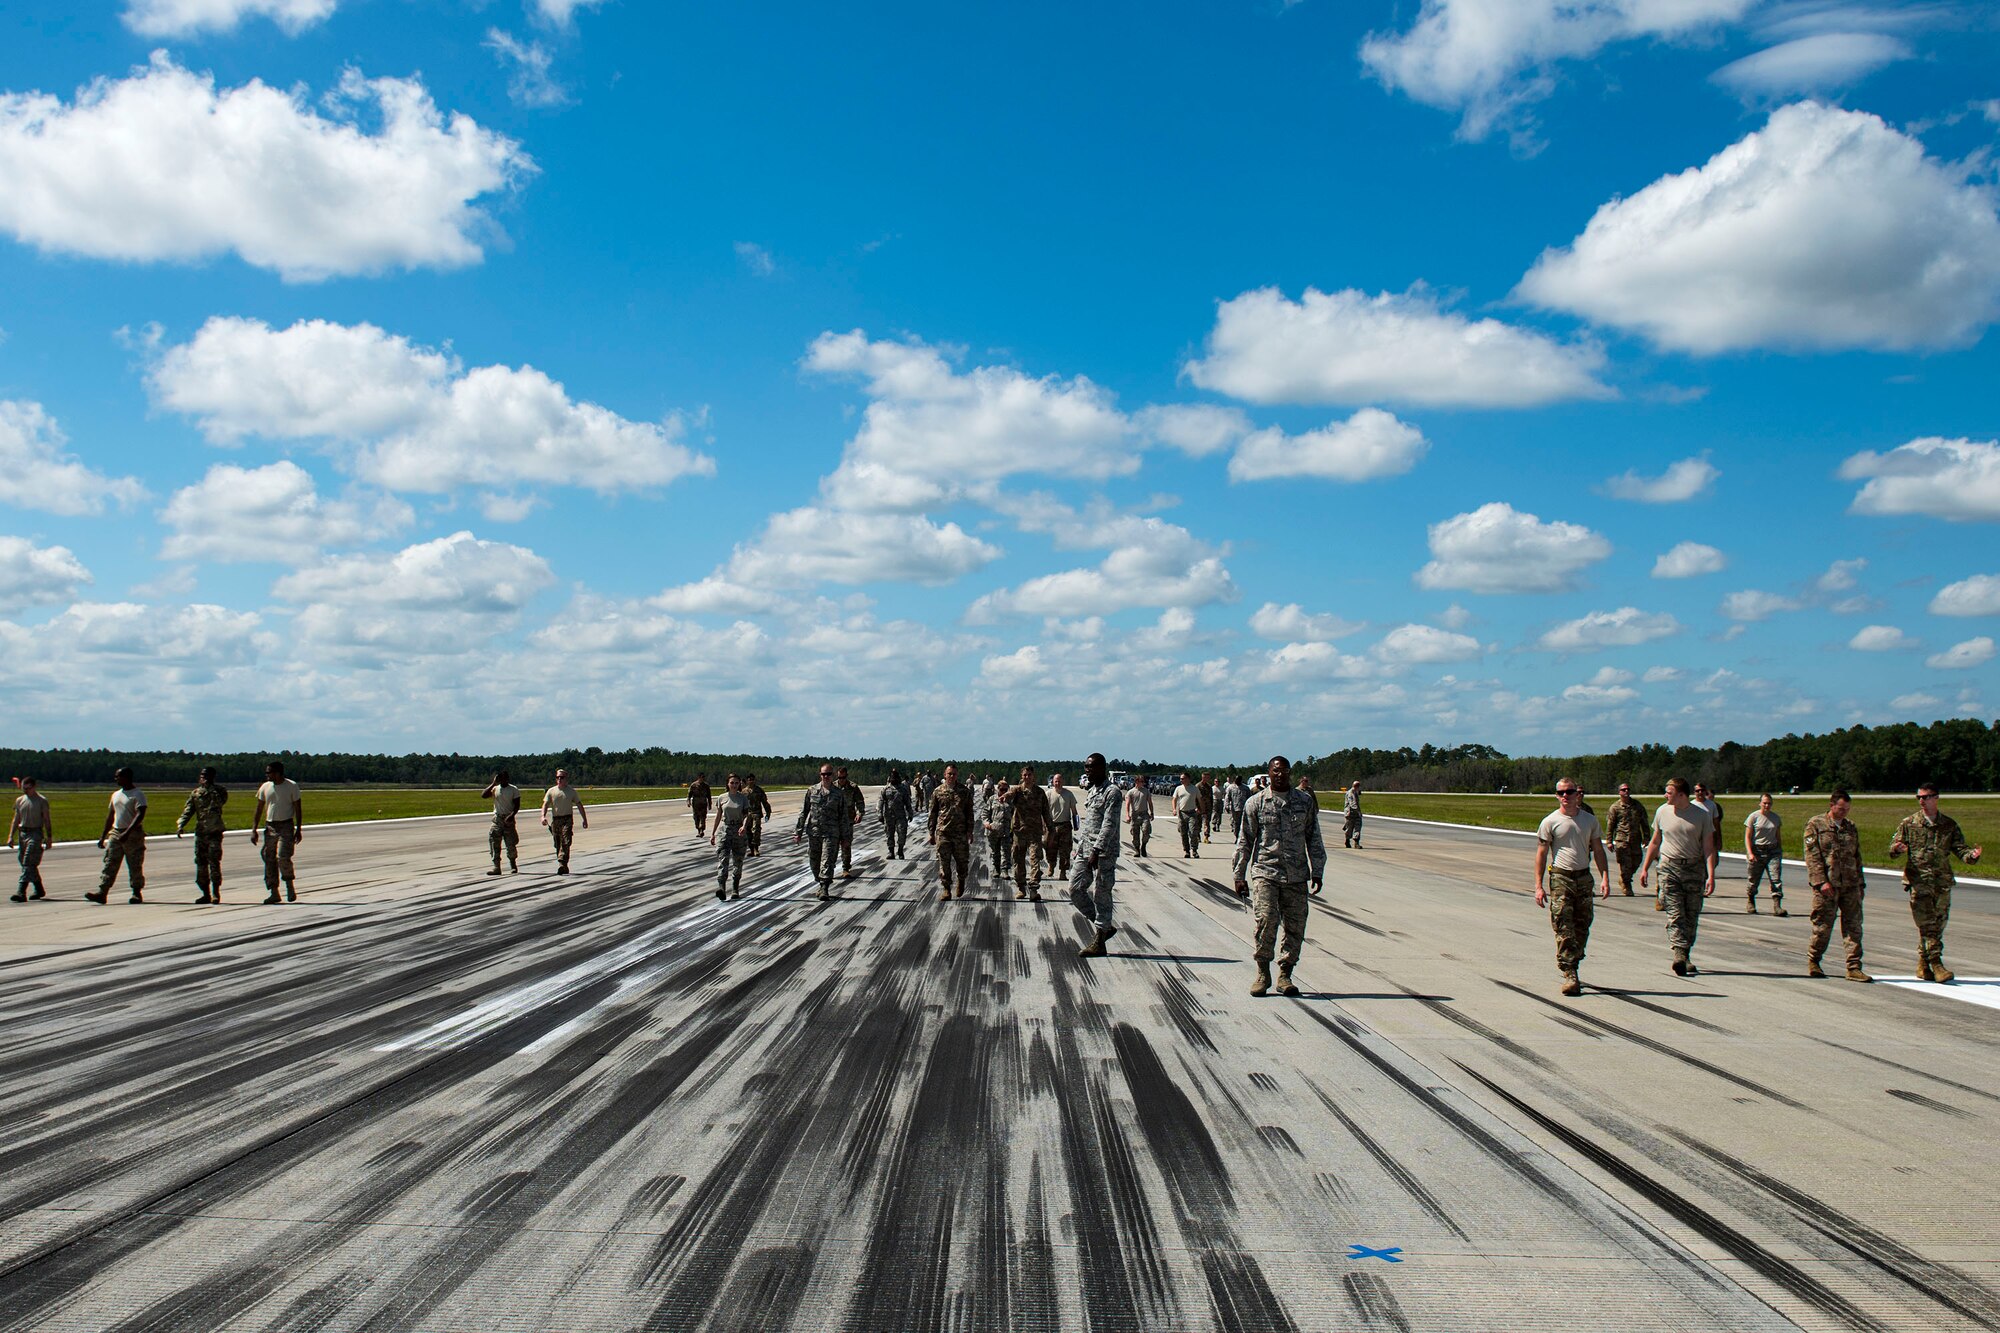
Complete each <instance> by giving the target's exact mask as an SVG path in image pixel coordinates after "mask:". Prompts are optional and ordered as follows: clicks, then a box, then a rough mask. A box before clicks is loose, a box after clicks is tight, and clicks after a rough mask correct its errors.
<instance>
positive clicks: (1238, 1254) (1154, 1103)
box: [1111, 1023, 1298, 1333]
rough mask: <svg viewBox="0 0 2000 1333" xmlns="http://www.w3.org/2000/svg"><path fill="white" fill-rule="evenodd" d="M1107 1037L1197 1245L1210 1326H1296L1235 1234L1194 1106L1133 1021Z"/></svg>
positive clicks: (1226, 1187)
mask: <svg viewBox="0 0 2000 1333" xmlns="http://www.w3.org/2000/svg"><path fill="white" fill-rule="evenodd" d="M1111 1040H1112V1047H1113V1049H1114V1050H1115V1051H1116V1052H1117V1057H1118V1066H1119V1069H1120V1070H1121V1072H1122V1073H1123V1074H1124V1076H1125V1082H1126V1086H1127V1087H1128V1088H1129V1089H1130V1091H1131V1094H1132V1103H1133V1106H1134V1108H1135V1109H1136V1110H1137V1112H1138V1119H1139V1129H1140V1132H1141V1133H1142V1134H1143V1135H1144V1136H1145V1138H1146V1142H1147V1146H1148V1147H1149V1148H1150V1150H1151V1152H1152V1156H1153V1160H1154V1161H1155V1162H1156V1163H1157V1164H1158V1165H1159V1167H1160V1172H1161V1175H1162V1177H1163V1178H1164V1179H1165V1181H1166V1186H1167V1193H1168V1195H1169V1196H1171V1198H1172V1200H1173V1203H1174V1207H1175V1210H1176V1213H1177V1215H1178V1216H1179V1219H1180V1226H1181V1230H1182V1231H1183V1233H1184V1234H1185V1235H1186V1237H1187V1240H1188V1243H1189V1244H1190V1245H1191V1246H1193V1247H1194V1248H1195V1250H1196V1252H1197V1255H1198V1259H1199V1263H1200V1266H1201V1272H1202V1277H1203V1278H1204V1280H1205V1281H1206V1283H1207V1286H1208V1298H1209V1308H1210V1311H1211V1312H1212V1313H1213V1314H1214V1316H1215V1321H1216V1324H1217V1326H1218V1327H1219V1328H1221V1329H1223V1330H1224V1333H1249V1331H1250V1330H1258V1331H1260V1333H1263V1331H1270V1333H1297V1329H1298V1325H1297V1324H1296V1323H1294V1322H1293V1321H1292V1318H1291V1316H1290V1315H1289V1314H1287V1313H1286V1311H1285V1307H1284V1304H1283V1302H1281V1301H1280V1300H1279V1299H1278V1294H1277V1292H1275V1291H1273V1290H1272V1288H1271V1284H1270V1282H1269V1281H1268V1280H1267V1279H1266V1278H1265V1276H1264V1271H1263V1267H1262V1265H1260V1264H1259V1263H1258V1262H1257V1259H1256V1257H1255V1256H1254V1255H1252V1254H1251V1253H1250V1252H1249V1251H1248V1250H1247V1249H1246V1248H1245V1246H1244V1244H1243V1241H1242V1238H1241V1237H1240V1236H1238V1235H1237V1232H1236V1226H1235V1223H1234V1221H1233V1219H1234V1216H1235V1213H1236V1197H1235V1190H1234V1187H1233V1186H1232V1185H1231V1183H1230V1178H1229V1169H1228V1167H1227V1166H1225V1165H1224V1164H1223V1161H1222V1152H1221V1150H1220V1149H1219V1148H1217V1147H1216V1145H1215V1139H1214V1136H1213V1135H1211V1134H1210V1133H1209V1130H1208V1126H1207V1124H1206V1123H1205V1122H1204V1121H1203V1120H1202V1118H1201V1113H1200V1112H1199V1111H1197V1110H1196V1109H1195V1106H1194V1103H1193V1102H1191V1101H1189V1100H1188V1097H1187V1094H1186V1093H1185V1092H1183V1091H1182V1090H1181V1087H1180V1085H1179V1083H1178V1082H1177V1081H1176V1080H1175V1079H1174V1078H1173V1076H1172V1075H1170V1074H1169V1073H1168V1072H1167V1069H1166V1066H1165V1065H1164V1064H1163V1063H1161V1061H1160V1057H1159V1054H1158V1053H1157V1052H1156V1051H1154V1049H1153V1046H1152V1043H1151V1042H1149V1041H1147V1040H1146V1037H1145V1035H1144V1034H1143V1033H1141V1032H1140V1031H1139V1030H1138V1029H1137V1028H1135V1027H1133V1026H1132V1025H1131V1024H1129V1023H1119V1024H1115V1025H1114V1026H1113V1027H1112V1029H1111Z"/></svg>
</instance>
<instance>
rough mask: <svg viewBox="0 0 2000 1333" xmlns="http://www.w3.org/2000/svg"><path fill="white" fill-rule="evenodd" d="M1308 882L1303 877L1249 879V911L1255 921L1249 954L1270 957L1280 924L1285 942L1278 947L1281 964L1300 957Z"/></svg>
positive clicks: (1264, 960)
mask: <svg viewBox="0 0 2000 1333" xmlns="http://www.w3.org/2000/svg"><path fill="white" fill-rule="evenodd" d="M1307 902H1308V899H1307V897H1306V885H1305V883H1304V881H1300V882H1299V883H1297V884H1286V883H1283V882H1282V881H1280V880H1275V879H1255V880H1252V881H1250V915H1251V917H1252V918H1253V919H1254V921H1255V922H1256V926H1255V932H1256V933H1255V939H1256V945H1255V947H1254V948H1253V949H1252V950H1251V951H1250V956H1251V957H1252V958H1255V959H1256V960H1257V961H1258V962H1260V963H1268V962H1270V961H1271V956H1272V955H1271V946H1272V944H1273V943H1274V942H1276V941H1277V939H1278V928H1279V927H1280V926H1283V927H1284V942H1283V944H1282V946H1281V947H1280V948H1279V949H1278V953H1277V958H1278V965H1279V966H1280V967H1284V968H1289V967H1291V966H1292V964H1294V963H1296V962H1298V961H1299V950H1300V949H1301V948H1303V947H1304V946H1305V942H1306V911H1307V907H1306V904H1307Z"/></svg>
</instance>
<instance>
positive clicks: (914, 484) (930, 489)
mask: <svg viewBox="0 0 2000 1333" xmlns="http://www.w3.org/2000/svg"><path fill="white" fill-rule="evenodd" d="M803 364H804V366H805V368H806V369H807V370H810V371H813V372H816V373H819V374H825V375H843V376H854V377H858V378H860V379H861V380H862V381H864V384H865V391H866V393H867V394H868V397H869V398H870V400H871V401H870V402H869V404H868V407H867V409H866V410H865V411H864V412H863V414H862V422H861V429H860V430H859V431H858V432H857V433H856V434H855V436H854V438H853V439H852V440H851V441H849V442H848V445H847V450H846V454H845V456H844V458H843V459H842V461H841V464H840V467H839V468H838V469H836V470H835V472H834V473H833V475H832V476H830V477H828V478H827V479H826V480H825V482H823V483H822V490H823V492H824V494H825V496H826V498H827V500H828V502H829V503H831V504H833V505H835V506H837V507H840V508H845V509H881V510H898V509H900V510H915V509H923V508H927V507H929V506H932V505H936V504H939V503H941V502H943V501H945V500H947V499H949V498H951V497H953V496H955V495H957V494H959V493H961V492H962V491H963V490H964V489H965V488H967V487H968V486H973V485H978V484H990V483H993V482H997V481H999V480H1001V479H1002V478H1005V477H1009V476H1015V475H1019V474H1023V473H1045V474H1049V475H1055V476H1070V477H1086V478H1091V479H1098V480H1101V479H1103V478H1106V477H1113V476H1122V475H1126V474H1129V473H1131V472H1134V471H1136V470H1137V469H1138V466H1139V453H1138V451H1137V450H1136V449H1134V448H1132V447H1131V444H1130V439H1129V437H1130V434H1131V431H1132V425H1131V423H1130V422H1129V421H1128V420H1127V419H1126V417H1125V414H1124V413H1122V412H1120V411H1119V410H1118V408H1117V407H1116V405H1115V403H1114V401H1113V399H1112V396H1111V394H1110V393H1109V392H1107V391H1106V390H1104V389H1102V388H1100V387H1099V386H1097V385H1096V384H1093V383H1092V382H1091V381H1090V380H1088V379H1086V378H1085V377H1083V376H1081V375H1079V376H1077V377H1075V378H1073V379H1062V378H1060V377H1059V376H1054V375H1048V376H1042V377H1039V378H1037V377H1035V376H1031V375H1028V374H1026V373H1024V372H1022V371H1019V370H1016V369H1014V368H1013V367H1011V366H976V367H974V368H973V369H971V370H968V371H963V372H961V371H959V370H958V369H956V368H955V367H954V366H953V364H952V361H951V359H950V358H949V357H948V356H947V355H946V352H945V351H944V350H943V349H940V348H937V347H933V346H931V345H929V344H927V343H922V342H915V341H910V342H887V341H871V340H870V339H869V337H868V336H867V334H865V333H863V332H862V331H861V330H859V329H855V330H854V331H852V332H850V333H823V334H821V335H820V336H819V337H818V338H816V339H814V340H813V343H812V346H811V347H810V348H809V349H808V350H807V352H806V356H805V360H804V363H803Z"/></svg>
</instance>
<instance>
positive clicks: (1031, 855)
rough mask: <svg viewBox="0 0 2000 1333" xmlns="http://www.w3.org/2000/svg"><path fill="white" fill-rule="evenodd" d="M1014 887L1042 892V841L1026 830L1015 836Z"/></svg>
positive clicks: (1030, 891) (1031, 891)
mask: <svg viewBox="0 0 2000 1333" xmlns="http://www.w3.org/2000/svg"><path fill="white" fill-rule="evenodd" d="M1014 887H1015V888H1017V889H1025V890H1026V891H1027V892H1029V893H1040V892H1041V891H1042V840H1041V838H1040V837H1038V836H1037V835H1035V834H1033V833H1029V832H1026V831H1025V830H1022V831H1017V832H1016V833H1015V834H1014Z"/></svg>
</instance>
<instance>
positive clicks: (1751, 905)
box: [1743, 898, 1757, 916]
mask: <svg viewBox="0 0 2000 1333" xmlns="http://www.w3.org/2000/svg"><path fill="white" fill-rule="evenodd" d="M1743 911H1744V912H1745V914H1747V915H1749V916H1755V915H1757V900H1756V899H1755V898H1752V899H1750V900H1749V901H1748V902H1747V903H1746V904H1745V905H1744V908H1743Z"/></svg>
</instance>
